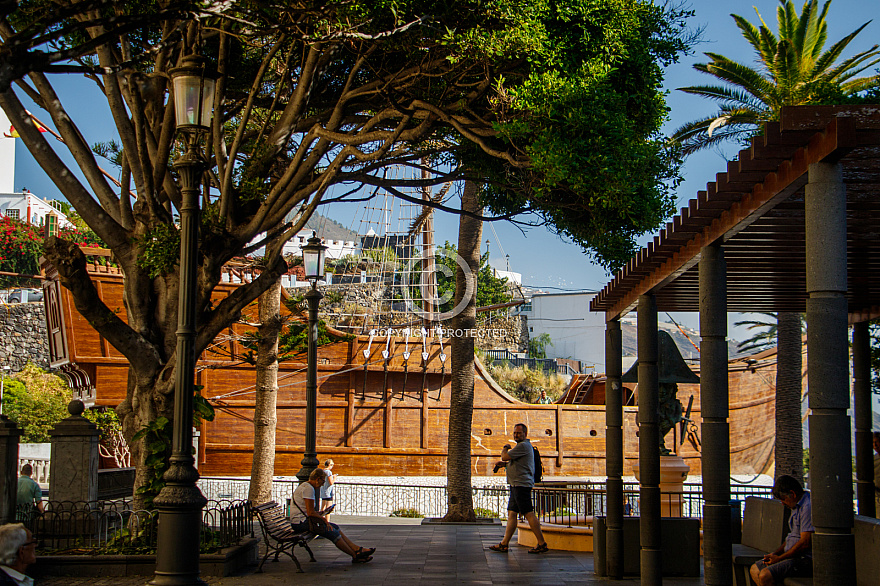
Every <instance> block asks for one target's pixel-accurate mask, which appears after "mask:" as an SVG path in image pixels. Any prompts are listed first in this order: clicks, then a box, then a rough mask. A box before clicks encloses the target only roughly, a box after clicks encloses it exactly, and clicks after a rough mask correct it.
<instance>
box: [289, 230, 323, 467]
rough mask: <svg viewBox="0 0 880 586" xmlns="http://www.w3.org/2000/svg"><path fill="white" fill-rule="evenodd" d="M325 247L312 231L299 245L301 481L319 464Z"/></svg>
mask: <svg viewBox="0 0 880 586" xmlns="http://www.w3.org/2000/svg"><path fill="white" fill-rule="evenodd" d="M325 250H327V247H326V246H324V245H322V244H321V239H320V238H318V236H317V234H316V233H315V232H312V237H311V238H309V240H308V242H307V243H306V245H305V246H303V247H302V255H303V268H304V269H305V273H306V279H308V280H309V281H311V283H312V288H311V289H310V290H309V292H308V293H306V295H305V297H306V301H307V302H308V304H309V324H308V327H309V351H308V362H307V366H308V368H307V372H306V449H305V452H304V453H303V459H302V462H301V464H302V468H300V470H299V472H297V473H296V477H297V479H299V481H300V482H305V481H307V480H308V479H309V474H311V473H312V470H314V469H315V468H317V467H318V464H319V462H318V452H317V449H316V447H315V445H316V437H315V436H316V435H317V417H318V414H317V410H318V405H317V403H318V303H319V302H320V301H321V298H323V297H324V296H323V295H321V292H320V291H318V279H320V278H321V277H322V276H323V274H324V251H325Z"/></svg>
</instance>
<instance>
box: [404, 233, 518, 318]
mask: <svg viewBox="0 0 880 586" xmlns="http://www.w3.org/2000/svg"><path fill="white" fill-rule="evenodd" d="M458 258H459V257H458V248H457V247H456V246H455V245H454V244H450V243H449V241H447V242H446V243H445V244H444V245H443V246H441V247H439V248H438V249H437V251H436V253H435V254H434V262H435V272H434V276H435V279H436V280H437V298H438V299H439V300H440V311H441V312H448V311H452V309H453V308H454V307H455V272H456V270H458V269H459V268H460V267H459V264H458V261H457V260H456V259H458ZM421 270H422V266H421V263H418V264H417V265H416V266H415V267H412V268H410V269H409V272H410V274H409V277H410V278H411V283H410V287H411V289H412V292H411V294H410V295H411V297H410V298H411V299H421V298H422V293H421V291H420V290H419V284H420V282H421V281H420V277H421V275H422V272H421ZM511 298H512V296H511V294H510V290H509V288H508V286H507V279H499V278H498V277H496V276H495V275H494V274H493V272H492V267H491V266H489V253H488V252H487V253H485V254H483V255H482V256H481V257H480V270H479V272H478V273H477V299H476V304H477V307H487V306H489V305H496V304H499V303H506V302H508V301H510V300H511Z"/></svg>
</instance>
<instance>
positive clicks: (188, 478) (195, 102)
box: [152, 55, 215, 586]
mask: <svg viewBox="0 0 880 586" xmlns="http://www.w3.org/2000/svg"><path fill="white" fill-rule="evenodd" d="M170 74H171V81H172V95H173V99H174V111H175V115H176V117H177V130H178V132H179V133H180V135H181V137H182V139H183V142H184V151H183V153H182V154H181V155H180V157H178V158H177V160H175V161H174V167H175V169H176V170H177V172H178V175H179V177H180V194H181V206H180V210H179V212H180V287H179V293H178V295H179V303H178V316H177V362H176V366H175V382H174V428H173V432H172V434H173V436H172V445H171V458H170V466H169V468H168V470H167V471H166V472H165V476H164V479H165V487H164V488H163V489H162V491H161V492H160V493H159V495H158V496H157V497H156V498H155V499H154V500H153V502H154V504H155V505H156V508H157V509H158V510H159V531H158V547H157V551H156V573H155V577H154V578H153V582H152V584H155V585H161V586H166V585H169V586H170V585H174V586H179V585H190V584H204V582H203V581H202V580H201V579H200V578H199V528H200V526H201V522H202V508H203V507H204V506H205V504H206V503H207V500H206V499H205V497H204V496H203V495H202V492H201V491H200V490H199V487H198V486H196V481H197V480H198V479H199V473H198V471H197V470H196V468H195V466H194V464H195V460H194V459H193V455H192V439H193V433H192V417H193V394H194V392H195V380H194V377H195V363H196V356H195V339H196V323H195V321H196V320H195V301H196V299H195V298H196V268H197V255H198V219H199V196H200V178H201V176H202V172H203V171H204V169H205V167H206V158H205V154H204V152H203V147H202V141H203V140H204V139H205V137H206V136H207V134H208V130H209V128H210V124H211V115H212V108H213V105H214V85H215V81H214V79H213V78H211V77H210V76H207V75H206V71H205V61H204V60H203V59H202V58H201V57H198V56H196V55H190V56H188V57H185V58H183V60H182V61H181V66H180V67H177V68H175V69H172V70H171V71H170Z"/></svg>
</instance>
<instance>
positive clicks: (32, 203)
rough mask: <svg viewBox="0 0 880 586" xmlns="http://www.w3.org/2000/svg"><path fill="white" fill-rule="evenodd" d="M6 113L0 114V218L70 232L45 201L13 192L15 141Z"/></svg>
mask: <svg viewBox="0 0 880 586" xmlns="http://www.w3.org/2000/svg"><path fill="white" fill-rule="evenodd" d="M12 130H13V129H12V125H11V124H10V123H9V119H8V118H7V117H6V113H5V112H3V110H0V214H2V215H4V216H8V217H10V218H15V219H17V220H20V221H22V222H28V223H30V224H33V225H35V226H43V225H44V224H49V225H50V226H54V227H55V228H56V229H57V228H58V227H66V228H72V227H73V224H71V223H70V221H69V220H68V219H67V216H66V215H65V214H64V213H63V212H61V211H60V210H58V209H56V208H55V207H53V205H52V204H51V203H50V202H49V201H48V200H46V199H41V198H39V197H37V196H36V195H34V194H33V193H31V192H29V191H27V190H22V191H21V192H20V193H16V191H15V141H16V139H15V138H12V136H11V135H12Z"/></svg>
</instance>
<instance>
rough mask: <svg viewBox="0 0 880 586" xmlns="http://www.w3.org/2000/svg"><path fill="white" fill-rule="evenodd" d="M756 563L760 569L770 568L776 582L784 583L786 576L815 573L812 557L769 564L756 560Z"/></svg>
mask: <svg viewBox="0 0 880 586" xmlns="http://www.w3.org/2000/svg"><path fill="white" fill-rule="evenodd" d="M755 565H756V566H758V571H761V570H763V569H764V568H767V569H768V570H770V575H771V576H773V583H774V584H782V581H783V580H784V579H785V578H795V577H809V576H812V575H813V558H810V557H803V556H801V557H796V558H788V559H785V560H782V561H781V562H776V563H775V564H770V565H769V566H768V565H767V564H765V563H764V562H763V560H761V561H758V562H756V563H755Z"/></svg>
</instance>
